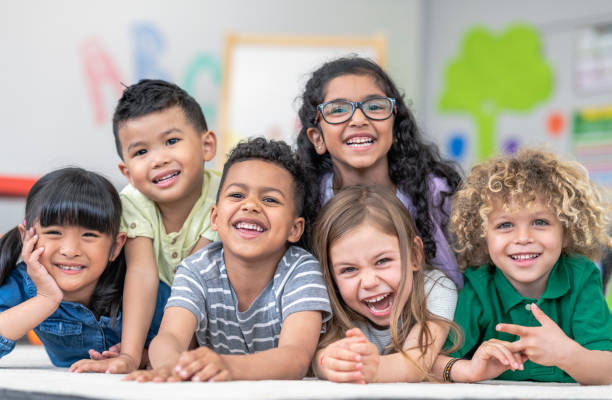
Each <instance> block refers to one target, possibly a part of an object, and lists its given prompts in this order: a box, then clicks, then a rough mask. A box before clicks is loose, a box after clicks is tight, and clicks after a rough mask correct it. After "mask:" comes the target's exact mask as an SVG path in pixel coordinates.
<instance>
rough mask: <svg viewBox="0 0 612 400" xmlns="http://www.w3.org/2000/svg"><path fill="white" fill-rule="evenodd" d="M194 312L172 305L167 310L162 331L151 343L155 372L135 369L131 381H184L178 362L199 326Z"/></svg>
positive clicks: (129, 378) (150, 351)
mask: <svg viewBox="0 0 612 400" xmlns="http://www.w3.org/2000/svg"><path fill="white" fill-rule="evenodd" d="M196 324H197V321H196V318H195V316H194V315H193V313H192V312H191V311H189V310H187V309H184V308H181V307H168V308H167V309H166V311H165V312H164V316H163V318H162V322H161V326H160V328H159V333H158V334H157V336H155V338H154V339H153V340H152V341H151V345H150V346H149V359H150V361H151V366H152V367H153V368H154V369H153V370H151V371H143V370H139V371H134V372H132V373H131V374H129V375H128V376H127V377H126V378H125V379H126V380H129V381H138V382H146V381H154V382H164V381H169V382H172V381H175V382H176V381H180V380H181V376H180V375H178V373H177V371H176V366H177V362H178V360H179V357H180V356H181V354H182V353H183V352H185V351H186V350H187V349H188V348H189V344H190V342H191V338H192V337H193V332H194V331H195V328H196Z"/></svg>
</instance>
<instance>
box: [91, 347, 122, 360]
mask: <svg viewBox="0 0 612 400" xmlns="http://www.w3.org/2000/svg"><path fill="white" fill-rule="evenodd" d="M120 353H121V343H117V344H116V345H114V346H111V347H109V348H108V350H104V351H103V352H102V353H100V352H98V351H95V350H93V349H90V350H89V358H90V359H92V360H105V359H107V358H115V357H117V356H119V354H120Z"/></svg>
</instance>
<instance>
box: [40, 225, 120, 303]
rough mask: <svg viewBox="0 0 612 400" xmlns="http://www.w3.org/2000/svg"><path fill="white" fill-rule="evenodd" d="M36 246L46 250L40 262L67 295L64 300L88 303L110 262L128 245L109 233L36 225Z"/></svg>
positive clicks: (81, 228) (71, 227)
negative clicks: (124, 244) (124, 245)
mask: <svg viewBox="0 0 612 400" xmlns="http://www.w3.org/2000/svg"><path fill="white" fill-rule="evenodd" d="M34 229H35V231H36V233H37V234H38V237H39V239H38V242H37V244H36V247H37V248H38V247H44V251H43V253H42V255H41V256H40V259H39V261H40V263H41V264H42V265H43V266H44V267H45V268H46V269H47V271H48V272H49V274H50V275H51V276H52V277H53V279H55V281H56V282H57V285H58V286H59V288H60V289H61V290H62V291H63V292H64V300H65V301H74V302H78V303H81V304H84V305H88V304H89V300H90V299H91V295H92V294H93V292H94V289H95V287H96V285H97V283H98V279H99V278H100V275H102V273H103V272H104V269H105V268H106V265H107V263H108V262H109V261H112V260H114V259H115V258H116V257H117V256H118V255H119V252H120V251H121V248H122V247H123V243H124V242H125V234H124V233H120V234H119V235H118V236H117V238H116V239H114V240H113V237H112V236H111V235H110V234H107V233H102V232H99V231H96V230H94V229H87V228H84V227H80V226H65V225H51V226H46V227H41V226H40V224H39V223H36V224H35V225H34Z"/></svg>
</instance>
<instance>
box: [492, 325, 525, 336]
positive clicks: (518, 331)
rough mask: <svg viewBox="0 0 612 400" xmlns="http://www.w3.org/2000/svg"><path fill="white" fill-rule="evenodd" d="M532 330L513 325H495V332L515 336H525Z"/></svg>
mask: <svg viewBox="0 0 612 400" xmlns="http://www.w3.org/2000/svg"><path fill="white" fill-rule="evenodd" d="M531 329H532V328H528V327H526V326H521V325H515V324H497V325H496V326H495V330H496V331H498V332H506V333H509V334H511V335H516V336H526V335H527V334H528V333H529V332H530V330H531Z"/></svg>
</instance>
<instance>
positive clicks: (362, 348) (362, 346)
mask: <svg viewBox="0 0 612 400" xmlns="http://www.w3.org/2000/svg"><path fill="white" fill-rule="evenodd" d="M346 337H347V338H360V339H361V340H360V341H358V342H353V343H350V344H349V349H350V350H352V351H354V352H356V353H358V354H359V355H360V356H361V359H360V361H361V364H362V366H361V377H362V379H363V381H364V382H367V383H372V382H375V381H376V376H377V374H378V366H379V365H380V355H379V354H378V348H377V347H376V345H375V344H374V343H372V342H370V341H369V340H368V339H367V338H366V336H365V335H364V334H363V332H361V330H360V329H359V328H353V329H349V330H348V331H346Z"/></svg>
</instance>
